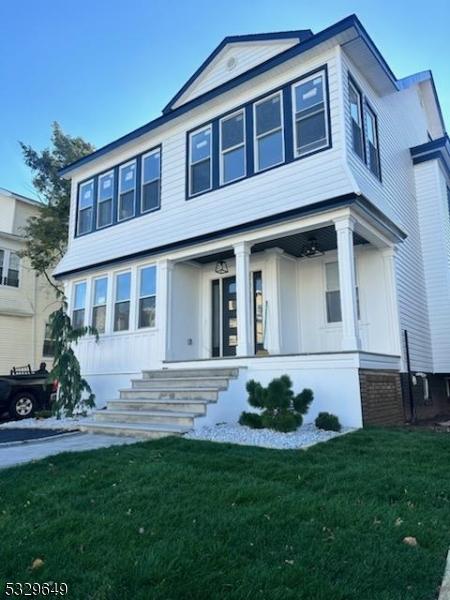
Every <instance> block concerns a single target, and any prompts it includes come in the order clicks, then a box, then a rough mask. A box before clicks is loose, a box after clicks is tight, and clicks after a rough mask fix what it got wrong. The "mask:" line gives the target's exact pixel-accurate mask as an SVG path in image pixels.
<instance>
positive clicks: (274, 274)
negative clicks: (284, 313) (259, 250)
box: [263, 248, 283, 355]
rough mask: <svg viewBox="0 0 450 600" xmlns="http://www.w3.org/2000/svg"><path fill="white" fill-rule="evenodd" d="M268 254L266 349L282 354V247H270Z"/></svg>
mask: <svg viewBox="0 0 450 600" xmlns="http://www.w3.org/2000/svg"><path fill="white" fill-rule="evenodd" d="M265 254H266V256H267V262H266V270H265V273H264V279H263V286H264V297H265V300H266V302H267V305H266V307H264V314H265V313H266V310H267V313H268V314H267V318H266V322H267V331H266V332H265V333H266V340H265V345H266V350H267V352H268V353H269V354H272V355H276V354H281V346H282V339H281V322H280V303H281V302H280V301H281V299H280V260H281V257H282V256H283V250H281V248H269V249H268V250H265Z"/></svg>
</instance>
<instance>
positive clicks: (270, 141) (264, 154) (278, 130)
mask: <svg viewBox="0 0 450 600" xmlns="http://www.w3.org/2000/svg"><path fill="white" fill-rule="evenodd" d="M253 110H254V138H255V143H254V147H255V171H264V170H265V169H269V168H270V167H273V166H275V165H278V164H280V163H283V162H284V127H283V107H282V93H281V92H277V93H276V94H273V95H272V96H269V97H268V98H264V100H260V101H259V102H256V103H255V104H254V105H253Z"/></svg>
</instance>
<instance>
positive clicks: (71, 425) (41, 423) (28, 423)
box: [0, 415, 90, 429]
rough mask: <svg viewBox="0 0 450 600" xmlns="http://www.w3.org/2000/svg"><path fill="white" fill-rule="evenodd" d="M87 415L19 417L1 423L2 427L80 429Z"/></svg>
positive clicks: (0, 427) (0, 426)
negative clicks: (43, 417)
mask: <svg viewBox="0 0 450 600" xmlns="http://www.w3.org/2000/svg"><path fill="white" fill-rule="evenodd" d="M89 416H90V415H88V416H87V417H81V416H76V417H71V418H68V417H61V419H57V418H56V417H49V418H48V419H35V418H32V419H19V420H18V421H7V422H6V423H1V424H0V429H29V428H31V429H78V428H79V427H80V426H81V425H82V424H83V421H84V420H86V419H87V418H89Z"/></svg>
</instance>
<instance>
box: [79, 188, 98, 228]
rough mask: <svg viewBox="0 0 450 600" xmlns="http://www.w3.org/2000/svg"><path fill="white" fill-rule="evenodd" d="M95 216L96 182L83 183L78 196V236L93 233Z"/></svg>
mask: <svg viewBox="0 0 450 600" xmlns="http://www.w3.org/2000/svg"><path fill="white" fill-rule="evenodd" d="M93 215H94V180H93V179H91V180H90V181H86V182H85V183H82V184H81V185H80V188H79V194H78V235H82V234H83V233H89V232H90V231H92V225H93Z"/></svg>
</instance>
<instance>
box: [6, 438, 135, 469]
mask: <svg viewBox="0 0 450 600" xmlns="http://www.w3.org/2000/svg"><path fill="white" fill-rule="evenodd" d="M137 441H139V440H137V439H136V438H130V437H119V436H112V435H101V434H93V433H70V434H65V435H62V436H61V437H54V438H51V439H48V440H33V441H26V442H22V443H19V444H18V443H12V444H4V445H0V469H3V468H5V467H12V466H14V465H20V464H23V463H26V462H30V461H33V460H39V459H41V458H45V457H46V456H53V455H55V454H60V453H61V452H80V451H82V450H95V449H97V448H107V447H108V446H118V445H119V446H120V445H122V444H133V443H135V442H137Z"/></svg>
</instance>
